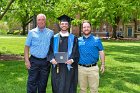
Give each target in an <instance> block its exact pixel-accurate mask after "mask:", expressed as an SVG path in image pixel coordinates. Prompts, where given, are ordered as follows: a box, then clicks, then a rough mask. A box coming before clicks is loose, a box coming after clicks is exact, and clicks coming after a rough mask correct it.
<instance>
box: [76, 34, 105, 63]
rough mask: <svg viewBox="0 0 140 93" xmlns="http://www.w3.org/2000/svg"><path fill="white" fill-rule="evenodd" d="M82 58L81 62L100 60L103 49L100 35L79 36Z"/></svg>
mask: <svg viewBox="0 0 140 93" xmlns="http://www.w3.org/2000/svg"><path fill="white" fill-rule="evenodd" d="M78 42H79V53H80V59H79V64H84V65H88V64H94V63H96V62H98V60H99V51H102V50H103V45H102V43H101V40H100V39H99V38H98V37H95V36H93V35H90V36H89V37H88V38H86V37H84V36H82V37H80V38H78Z"/></svg>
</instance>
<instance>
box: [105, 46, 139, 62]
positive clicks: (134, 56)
mask: <svg viewBox="0 0 140 93" xmlns="http://www.w3.org/2000/svg"><path fill="white" fill-rule="evenodd" d="M139 51H140V47H139V46H117V45H109V46H105V52H106V56H109V55H111V56H112V57H114V60H116V61H120V62H125V63H131V62H138V63H139V62H140V58H139V55H140V52H139Z"/></svg>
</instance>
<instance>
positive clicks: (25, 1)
mask: <svg viewBox="0 0 140 93" xmlns="http://www.w3.org/2000/svg"><path fill="white" fill-rule="evenodd" d="M51 3H52V2H51ZM11 10H12V11H9V16H12V17H14V18H15V20H18V21H19V22H21V24H22V25H21V26H22V34H23V35H25V32H26V27H27V25H28V24H29V23H30V22H31V21H32V20H33V16H36V15H37V14H38V13H44V14H47V16H49V15H53V13H50V12H52V9H51V4H50V2H47V1H44V0H41V1H36V0H16V1H15V2H14V5H13V6H12V7H11Z"/></svg>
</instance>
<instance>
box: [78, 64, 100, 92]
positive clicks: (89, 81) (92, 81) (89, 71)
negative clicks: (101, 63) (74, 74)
mask: <svg viewBox="0 0 140 93" xmlns="http://www.w3.org/2000/svg"><path fill="white" fill-rule="evenodd" d="M78 81H79V85H80V93H86V91H87V87H89V88H90V93H98V86H99V68H98V65H96V66H92V67H83V66H78Z"/></svg>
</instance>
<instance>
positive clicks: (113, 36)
mask: <svg viewBox="0 0 140 93" xmlns="http://www.w3.org/2000/svg"><path fill="white" fill-rule="evenodd" d="M116 31H117V25H113V34H112V38H115V39H117V35H116Z"/></svg>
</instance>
